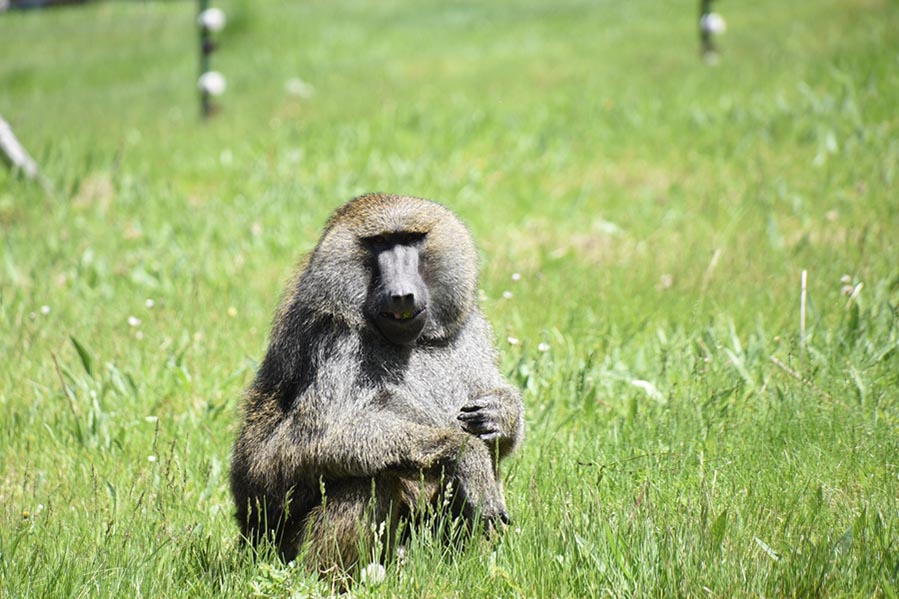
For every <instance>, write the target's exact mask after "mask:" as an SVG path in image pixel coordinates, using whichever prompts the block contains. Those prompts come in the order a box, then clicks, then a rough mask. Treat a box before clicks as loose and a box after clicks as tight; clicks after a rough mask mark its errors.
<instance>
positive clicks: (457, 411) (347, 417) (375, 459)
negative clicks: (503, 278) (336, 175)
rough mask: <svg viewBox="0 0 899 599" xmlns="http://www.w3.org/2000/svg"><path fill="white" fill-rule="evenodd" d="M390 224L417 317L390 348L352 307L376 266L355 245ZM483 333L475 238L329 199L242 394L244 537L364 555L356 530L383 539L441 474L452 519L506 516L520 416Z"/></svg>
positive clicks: (404, 207) (327, 557)
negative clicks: (401, 238) (413, 246)
mask: <svg viewBox="0 0 899 599" xmlns="http://www.w3.org/2000/svg"><path fill="white" fill-rule="evenodd" d="M404 232H406V233H415V234H423V235H424V241H423V243H422V245H421V248H420V255H419V260H420V262H419V271H420V274H421V277H422V279H423V280H424V282H425V284H426V285H427V288H428V290H429V292H430V303H429V306H428V312H429V316H428V321H427V324H426V326H425V328H424V330H423V332H422V333H421V336H420V337H419V338H417V340H416V341H415V342H414V343H412V344H411V345H395V344H392V343H390V342H389V341H388V340H387V339H386V338H384V336H383V335H381V334H380V333H379V332H378V330H377V329H376V328H375V327H374V326H372V324H371V323H370V322H369V320H368V319H367V318H366V314H365V312H364V310H363V306H364V305H365V302H366V298H367V296H368V294H369V293H370V292H371V289H372V281H373V278H374V277H376V276H377V273H376V272H374V267H373V264H372V260H371V257H370V255H369V254H368V250H367V249H366V246H365V243H364V241H363V240H364V239H366V238H370V237H372V236H376V235H391V234H395V233H404ZM492 337H493V334H492V331H491V329H490V327H489V325H488V324H487V322H486V321H485V319H484V317H483V316H482V314H481V312H480V309H479V308H478V305H477V253H476V250H475V247H474V243H473V242H472V239H471V236H470V234H469V233H468V231H467V229H466V228H465V226H464V225H463V224H462V223H461V222H460V221H459V219H458V218H457V217H456V216H455V215H454V214H453V213H452V212H450V211H449V210H448V209H446V208H444V207H443V206H441V205H439V204H436V203H434V202H430V201H428V200H423V199H420V198H413V197H405V196H393V195H384V194H369V195H365V196H361V197H359V198H356V199H354V200H351V201H350V202H348V203H346V204H344V205H343V206H342V207H340V208H338V209H337V210H336V211H335V212H334V214H333V215H332V216H331V218H330V219H329V220H328V223H327V225H326V227H325V230H324V232H323V234H322V237H321V239H320V240H319V242H318V245H317V246H316V248H315V249H314V250H313V252H312V255H311V257H310V258H309V261H308V263H307V264H306V265H305V267H304V268H303V269H302V270H301V272H300V273H299V275H298V276H297V277H296V279H295V281H294V282H293V283H291V286H290V287H289V288H288V291H287V292H286V293H285V297H284V299H283V301H282V303H281V306H280V307H279V310H278V313H277V315H276V317H275V321H274V324H273V327H272V332H271V338H270V344H269V347H268V351H267V353H266V356H265V358H264V360H263V362H262V364H261V365H260V367H259V370H258V372H257V374H256V378H255V380H254V381H253V383H252V385H251V386H250V388H249V389H248V390H247V393H246V396H245V398H244V401H243V410H242V423H241V427H240V432H239V435H238V439H237V442H236V443H235V445H234V450H233V456H232V465H231V487H232V492H233V495H234V499H235V503H236V508H237V521H238V523H239V525H240V527H241V531H242V533H243V535H244V537H245V538H246V539H247V540H249V541H250V542H253V543H258V542H259V541H261V540H263V539H267V540H269V541H271V542H273V543H274V544H275V545H276V546H277V548H278V549H279V550H280V552H281V554H282V555H283V556H284V558H285V559H288V560H289V559H293V557H294V556H296V555H297V552H298V551H299V549H300V548H301V547H302V546H303V545H304V544H307V545H308V551H307V552H306V553H305V555H306V556H307V563H308V565H309V566H310V567H312V568H314V569H317V570H319V571H326V570H329V569H331V568H334V567H335V566H336V567H337V568H340V569H350V568H352V567H353V566H355V565H356V564H357V562H359V561H360V560H369V559H371V558H372V556H371V555H365V556H360V555H358V548H359V547H360V534H361V535H362V538H361V540H362V541H363V545H364V542H365V541H366V540H367V541H369V542H371V541H373V539H372V538H371V536H372V535H373V533H372V532H371V531H372V529H373V528H375V529H377V528H378V526H381V527H382V530H385V531H386V535H387V536H388V537H390V538H391V539H392V538H393V537H394V536H395V532H396V528H397V526H398V523H399V522H400V521H402V520H403V519H409V518H412V517H413V516H414V514H415V512H416V510H417V509H419V508H420V507H421V506H422V505H428V504H431V503H433V502H435V501H437V500H438V498H440V497H442V496H443V495H442V491H441V490H442V489H443V488H444V487H443V485H444V483H446V482H449V483H451V488H452V489H453V491H452V492H453V496H454V497H453V499H454V501H455V505H457V506H461V509H460V513H461V515H462V516H463V517H464V518H466V519H468V520H473V519H474V518H476V517H478V516H479V517H480V518H481V519H482V520H483V521H484V522H486V523H487V524H488V525H496V524H498V523H499V522H500V521H504V520H506V518H507V514H506V507H505V500H504V497H503V492H502V484H501V481H500V475H499V460H501V459H502V458H504V457H506V456H507V455H508V454H509V453H510V452H511V451H512V450H513V449H514V448H515V447H516V446H517V445H518V443H519V442H520V440H521V437H522V432H523V411H522V405H521V401H520V397H519V393H518V391H517V390H516V389H515V388H514V387H512V386H511V385H509V383H508V382H507V381H506V380H505V379H504V377H503V376H502V375H501V374H500V372H499V370H498V369H497V366H496V359H497V356H496V351H495V349H494V346H493V342H492ZM463 408H464V410H463ZM473 414H477V415H478V416H477V418H472V415H473ZM479 427H488V428H489V427H492V430H494V431H498V432H496V433H495V434H493V435H492V436H488V435H484V434H479V433H483V430H484V429H483V428H479ZM487 437H489V440H487ZM323 491H324V493H323ZM372 524H374V527H373V526H372ZM366 535H368V537H369V538H368V539H366V538H365V536H366Z"/></svg>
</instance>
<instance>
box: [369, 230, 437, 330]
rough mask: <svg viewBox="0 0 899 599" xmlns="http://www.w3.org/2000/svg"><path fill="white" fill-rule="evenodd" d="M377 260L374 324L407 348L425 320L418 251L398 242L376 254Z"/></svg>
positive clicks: (425, 294)
mask: <svg viewBox="0 0 899 599" xmlns="http://www.w3.org/2000/svg"><path fill="white" fill-rule="evenodd" d="M377 259H378V277H379V285H377V287H376V290H375V293H376V294H377V297H376V298H375V300H376V301H375V310H373V312H374V314H375V317H374V320H375V325H376V326H377V327H378V330H380V331H381V333H383V334H384V336H385V337H387V339H388V340H389V341H390V342H391V343H395V344H397V345H408V344H410V343H413V342H414V341H415V340H416V339H418V337H419V336H420V335H421V332H422V331H423V330H424V328H425V324H427V320H428V318H427V308H428V299H429V297H428V288H427V285H425V282H424V279H422V278H421V273H420V272H419V269H418V266H419V259H418V248H417V247H416V246H414V245H406V244H399V243H398V244H395V245H393V246H391V247H389V248H387V249H384V250H383V251H381V252H378V255H377Z"/></svg>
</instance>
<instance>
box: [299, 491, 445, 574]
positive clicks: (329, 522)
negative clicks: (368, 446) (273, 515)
mask: <svg viewBox="0 0 899 599" xmlns="http://www.w3.org/2000/svg"><path fill="white" fill-rule="evenodd" d="M438 488H439V485H437V484H436V483H431V482H422V481H419V480H411V479H404V478H397V477H395V476H390V477H387V476H385V477H379V478H377V479H369V480H366V481H352V482H342V483H340V484H338V485H333V486H332V487H326V488H325V494H326V498H325V501H324V502H323V503H322V505H320V506H318V507H316V508H315V509H313V510H312V511H311V512H310V513H309V515H308V516H307V518H306V521H305V525H304V534H303V540H304V541H305V542H306V543H307V544H308V551H307V553H306V564H307V566H308V567H309V568H310V569H312V570H317V571H319V572H323V573H331V572H339V571H344V572H349V571H352V570H353V568H355V567H356V566H364V565H366V564H369V563H371V562H386V561H389V560H390V559H391V558H392V556H393V551H394V549H395V546H396V542H397V538H396V535H397V528H398V525H399V522H400V520H401V519H402V518H408V517H409V516H410V515H412V514H413V513H414V512H416V511H417V510H418V509H420V508H422V507H424V506H425V505H427V504H428V502H430V501H431V500H432V498H433V497H434V496H435V495H436V492H437V490H438Z"/></svg>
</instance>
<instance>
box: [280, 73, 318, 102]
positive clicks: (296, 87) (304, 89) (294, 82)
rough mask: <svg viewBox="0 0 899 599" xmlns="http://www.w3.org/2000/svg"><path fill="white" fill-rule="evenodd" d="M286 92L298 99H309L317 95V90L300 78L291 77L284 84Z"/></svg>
mask: <svg viewBox="0 0 899 599" xmlns="http://www.w3.org/2000/svg"><path fill="white" fill-rule="evenodd" d="M284 91H286V92H287V93H288V94H290V95H291V96H296V97H297V98H303V99H304V100H306V99H309V98H311V97H312V96H313V94H315V88H314V87H312V86H311V85H310V84H308V83H306V82H305V81H303V80H302V79H300V78H299V77H291V78H290V79H288V80H287V81H286V82H285V83H284Z"/></svg>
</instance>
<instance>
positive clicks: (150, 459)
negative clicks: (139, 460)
mask: <svg viewBox="0 0 899 599" xmlns="http://www.w3.org/2000/svg"><path fill="white" fill-rule="evenodd" d="M147 461H148V462H150V463H151V464H152V463H153V462H155V461H156V456H155V455H148V456H147Z"/></svg>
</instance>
